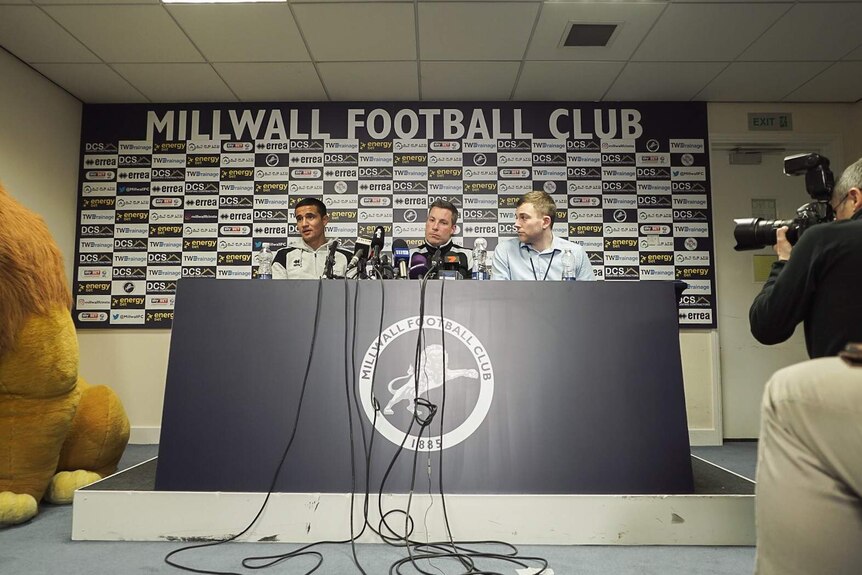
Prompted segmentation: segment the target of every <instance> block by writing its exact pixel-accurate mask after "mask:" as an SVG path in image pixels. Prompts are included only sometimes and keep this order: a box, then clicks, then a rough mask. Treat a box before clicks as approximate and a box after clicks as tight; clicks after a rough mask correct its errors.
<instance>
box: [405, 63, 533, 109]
mask: <svg viewBox="0 0 862 575" xmlns="http://www.w3.org/2000/svg"><path fill="white" fill-rule="evenodd" d="M520 67H521V63H520V62H423V63H422V64H421V74H422V99H423V100H472V101H477V100H508V99H509V98H510V97H511V95H512V88H513V87H514V86H515V79H516V78H517V77H518V69H519V68H520Z"/></svg>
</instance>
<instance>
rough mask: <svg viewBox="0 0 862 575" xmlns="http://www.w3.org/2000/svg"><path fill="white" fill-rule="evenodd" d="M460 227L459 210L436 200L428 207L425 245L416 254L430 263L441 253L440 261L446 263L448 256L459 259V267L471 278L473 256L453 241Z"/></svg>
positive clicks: (457, 265) (464, 275)
mask: <svg viewBox="0 0 862 575" xmlns="http://www.w3.org/2000/svg"><path fill="white" fill-rule="evenodd" d="M457 226H458V208H456V207H455V206H454V204H452V203H451V202H448V201H446V200H435V201H434V203H432V204H431V205H430V206H428V219H427V220H425V243H424V244H422V245H421V246H419V247H418V248H417V249H416V250H415V253H418V254H422V255H423V256H425V259H426V260H428V261H430V260H431V259H432V258H433V257H434V255H435V254H436V253H437V252H438V251H439V252H440V259H441V261H442V262H444V263H445V262H446V256H450V255H454V256H456V257H457V264H456V265H455V266H454V267H457V268H458V270H457V271H459V272H460V273H461V275H462V276H463V277H464V278H469V277H470V271H471V269H472V267H473V254H472V252H470V251H469V250H467V249H464V248H463V247H461V246H459V245H458V244H456V243H454V242H453V241H452V235H453V234H454V233H455V230H456V228H457Z"/></svg>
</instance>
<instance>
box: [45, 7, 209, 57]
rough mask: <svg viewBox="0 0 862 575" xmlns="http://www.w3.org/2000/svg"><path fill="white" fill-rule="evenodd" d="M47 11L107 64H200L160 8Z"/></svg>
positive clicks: (58, 9)
mask: <svg viewBox="0 0 862 575" xmlns="http://www.w3.org/2000/svg"><path fill="white" fill-rule="evenodd" d="M45 10H46V11H47V12H48V14H50V15H51V17H52V18H54V19H55V20H57V21H58V22H59V23H60V24H61V25H62V26H63V27H64V28H66V29H67V30H68V31H69V32H71V33H72V34H73V35H75V37H77V38H78V39H79V40H81V42H83V43H84V44H86V45H87V47H89V48H90V49H91V50H92V51H93V52H95V53H96V55H97V56H99V57H100V58H102V59H103V60H104V61H105V62H108V63H113V62H201V61H203V58H202V57H201V55H200V52H198V51H197V49H196V48H195V47H194V46H193V45H192V43H191V42H190V41H189V39H188V38H187V37H186V35H185V34H184V33H183V31H182V30H180V28H179V27H178V26H177V24H176V22H174V20H173V18H171V16H170V15H169V14H168V13H167V11H165V9H164V8H162V7H161V6H97V5H86V6H46V7H45Z"/></svg>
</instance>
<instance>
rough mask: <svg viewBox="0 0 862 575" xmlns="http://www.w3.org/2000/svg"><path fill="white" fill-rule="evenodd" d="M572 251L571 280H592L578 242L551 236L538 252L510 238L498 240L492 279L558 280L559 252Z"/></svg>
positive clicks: (561, 255) (589, 268)
mask: <svg viewBox="0 0 862 575" xmlns="http://www.w3.org/2000/svg"><path fill="white" fill-rule="evenodd" d="M565 250H571V251H572V253H573V254H575V279H577V280H578V281H594V280H595V279H596V278H595V276H594V275H593V266H592V265H590V258H589V257H588V256H587V252H586V251H584V248H583V247H581V246H580V245H578V244H576V243H573V242H570V241H568V240H564V239H562V238H559V237H557V236H554V237H553V240H552V242H551V247H549V248H548V249H546V250H544V251H542V252H539V251H536V250H535V249H533V246H531V245H529V244H525V243H523V242H521V241H520V240H518V238H512V239H511V240H502V241H501V242H500V243H499V244H497V249H495V250H494V266H493V270H492V272H491V279H494V280H540V281H541V280H557V281H559V280H562V279H563V251H565Z"/></svg>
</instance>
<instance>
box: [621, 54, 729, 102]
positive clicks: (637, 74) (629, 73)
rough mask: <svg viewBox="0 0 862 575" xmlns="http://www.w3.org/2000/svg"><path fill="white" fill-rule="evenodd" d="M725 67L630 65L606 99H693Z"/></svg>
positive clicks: (667, 63)
mask: <svg viewBox="0 0 862 575" xmlns="http://www.w3.org/2000/svg"><path fill="white" fill-rule="evenodd" d="M725 66H726V63H720V62H714V63H713V62H711V63H697V64H695V63H691V62H661V63H658V62H630V63H628V64H627V65H626V67H625V68H624V69H623V71H622V73H621V74H620V76H619V78H617V81H616V82H614V84H613V86H611V89H610V90H608V93H607V94H605V97H604V99H605V100H620V101H632V100H666V101H687V100H691V99H692V98H694V97H695V96H696V95H697V93H698V92H700V91H701V90H702V89H703V87H704V86H706V85H707V83H709V81H710V80H712V79H713V78H714V77H715V76H716V75H717V74H718V73H719V72H721V70H722V68H724V67H725Z"/></svg>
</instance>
